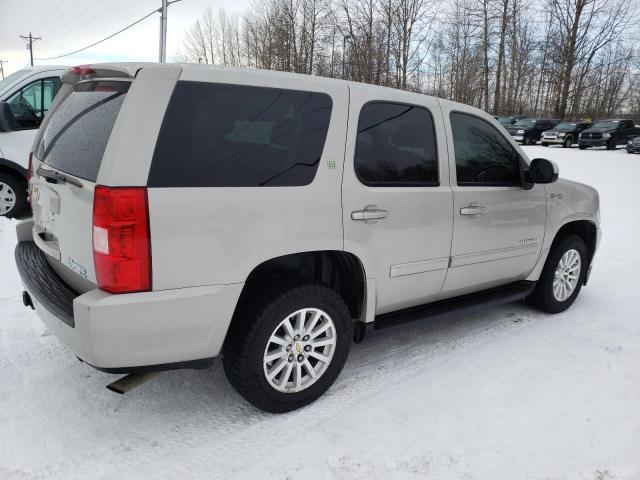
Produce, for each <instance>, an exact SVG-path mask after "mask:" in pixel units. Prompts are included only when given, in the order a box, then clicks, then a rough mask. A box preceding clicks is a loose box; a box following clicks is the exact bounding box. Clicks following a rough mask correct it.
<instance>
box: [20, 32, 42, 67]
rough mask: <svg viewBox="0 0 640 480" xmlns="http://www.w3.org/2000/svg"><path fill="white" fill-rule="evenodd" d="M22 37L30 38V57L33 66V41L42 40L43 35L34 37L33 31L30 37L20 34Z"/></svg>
mask: <svg viewBox="0 0 640 480" xmlns="http://www.w3.org/2000/svg"><path fill="white" fill-rule="evenodd" d="M20 38H23V39H24V40H29V47H28V48H29V58H30V59H31V66H32V67H33V42H35V41H36V40H42V37H34V36H33V35H31V32H29V36H28V37H27V36H25V35H20Z"/></svg>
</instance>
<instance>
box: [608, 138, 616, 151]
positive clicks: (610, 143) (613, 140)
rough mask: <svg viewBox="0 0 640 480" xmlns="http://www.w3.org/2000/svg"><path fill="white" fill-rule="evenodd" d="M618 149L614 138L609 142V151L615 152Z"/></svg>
mask: <svg viewBox="0 0 640 480" xmlns="http://www.w3.org/2000/svg"><path fill="white" fill-rule="evenodd" d="M615 149H616V139H615V138H612V139H611V140H609V141H608V142H607V150H615Z"/></svg>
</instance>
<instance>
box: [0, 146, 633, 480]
mask: <svg viewBox="0 0 640 480" xmlns="http://www.w3.org/2000/svg"><path fill="white" fill-rule="evenodd" d="M526 150H527V152H528V154H529V155H530V156H531V157H532V158H533V157H535V156H545V157H547V158H550V159H553V160H555V161H557V162H558V164H559V165H560V171H561V175H562V176H564V177H567V178H571V179H575V180H578V181H583V182H586V183H589V184H591V185H594V186H595V187H596V188H598V190H599V191H600V196H601V205H602V217H603V230H604V237H603V242H602V245H601V247H600V251H599V252H598V255H597V257H596V260H595V265H594V269H593V273H592V276H591V281H590V284H589V286H588V287H587V288H585V289H584V290H583V291H582V293H581V295H580V296H579V298H578V300H577V302H576V303H575V304H574V306H573V307H572V308H571V309H570V310H569V311H567V312H565V313H562V314H560V315H556V316H550V315H544V314H541V313H539V312H536V311H534V310H531V309H529V308H527V307H526V306H525V305H524V304H521V303H515V304H510V305H506V306H503V307H501V308H495V309H492V310H489V311H486V312H484V313H481V314H476V315H473V316H469V317H467V318H460V319H457V320H454V321H448V322H444V321H443V322H423V323H414V324H409V325H404V326H401V327H397V328H395V329H389V330H385V331H383V332H382V333H376V334H375V335H372V336H370V337H368V338H367V339H366V340H365V342H364V343H363V344H360V345H354V346H353V349H352V351H351V356H350V358H349V361H348V363H347V366H346V367H345V370H344V371H343V373H342V375H341V376H340V378H339V379H338V381H337V383H336V385H335V386H334V387H333V388H332V389H331V390H330V391H329V392H328V394H327V395H325V396H324V397H323V398H321V399H320V400H319V401H318V402H316V403H315V404H313V405H311V406H309V407H307V408H305V409H302V410H299V411H297V412H293V413H290V414H286V415H269V414H265V413H262V412H259V411H257V410H255V409H254V408H252V407H251V406H249V405H248V404H246V403H245V402H244V401H243V400H242V398H241V397H240V396H239V395H237V394H236V393H235V392H234V391H233V390H232V388H231V387H230V386H229V384H228V383H227V381H226V379H225V378H224V374H223V372H222V369H221V366H220V364H219V363H217V364H216V365H215V366H214V367H212V368H211V369H208V370H205V371H182V372H169V373H165V374H163V375H161V376H160V377H158V378H157V379H155V380H153V381H151V382H149V383H147V384H145V385H143V386H142V387H140V388H138V389H136V390H134V391H132V392H131V393H130V394H128V395H126V396H120V395H116V394H113V393H111V392H109V391H108V390H106V389H105V388H104V385H105V384H107V383H109V382H110V381H112V380H113V379H114V378H116V377H114V376H111V375H107V374H104V373H100V372H98V371H96V370H93V369H92V368H91V367H88V366H87V365H84V364H82V363H80V362H78V361H77V360H76V359H75V357H74V356H73V355H72V354H71V353H70V352H69V351H67V350H66V349H65V348H64V347H63V346H61V345H60V344H59V343H58V341H57V340H56V339H55V338H54V337H53V336H52V335H50V334H49V333H48V332H47V331H46V330H45V328H44V327H43V325H42V324H41V323H40V321H39V320H38V318H37V317H36V315H35V314H34V313H33V312H32V311H30V310H27V309H25V308H24V307H23V306H22V304H21V301H20V296H19V294H20V291H21V288H20V285H19V281H18V275H17V272H16V269H15V266H14V263H13V248H14V242H15V241H14V231H13V229H14V223H13V222H9V221H7V220H4V219H2V220H0V479H3V480H5V479H14V478H17V479H22V478H39V479H40V478H56V479H57V478H59V479H65V480H68V479H89V478H90V479H107V478H120V479H129V478H166V479H176V478H202V479H225V480H226V479H232V478H233V479H245V478H246V479H305V480H315V479H320V480H324V479H381V480H390V479H438V480H447V479H479V480H501V479H504V480H520V479H522V480H543V479H544V480H573V479H575V480H610V479H628V480H638V479H640V274H639V273H640V247H639V246H638V242H639V238H640V187H639V185H640V183H639V179H640V156H637V155H628V154H627V153H626V152H625V151H624V150H618V151H615V152H607V151H604V150H588V151H584V152H582V151H579V150H578V149H572V150H570V151H567V150H564V149H560V148H542V147H526Z"/></svg>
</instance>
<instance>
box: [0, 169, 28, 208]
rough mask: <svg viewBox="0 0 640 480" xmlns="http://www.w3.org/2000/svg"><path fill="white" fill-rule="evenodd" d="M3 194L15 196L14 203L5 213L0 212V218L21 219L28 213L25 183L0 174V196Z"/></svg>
mask: <svg viewBox="0 0 640 480" xmlns="http://www.w3.org/2000/svg"><path fill="white" fill-rule="evenodd" d="M5 192H10V193H11V194H12V196H15V203H14V204H13V207H12V208H11V209H10V210H8V211H6V212H5V211H1V210H0V216H4V217H7V218H22V217H23V216H25V215H26V214H27V212H28V211H29V204H28V203H27V189H26V187H25V182H24V181H20V180H19V179H18V178H17V177H16V176H15V175H12V174H10V173H5V172H0V195H3V194H4V193H5Z"/></svg>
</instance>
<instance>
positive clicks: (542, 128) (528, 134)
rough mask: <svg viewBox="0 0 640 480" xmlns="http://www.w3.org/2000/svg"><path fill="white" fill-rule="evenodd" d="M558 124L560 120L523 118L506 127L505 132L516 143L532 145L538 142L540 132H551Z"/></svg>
mask: <svg viewBox="0 0 640 480" xmlns="http://www.w3.org/2000/svg"><path fill="white" fill-rule="evenodd" d="M559 123H560V120H557V119H551V118H523V119H521V120H518V121H517V122H516V123H514V124H513V125H511V126H510V127H507V132H509V133H510V134H511V136H512V137H513V139H514V140H515V141H516V142H520V143H522V144H523V145H533V144H535V143H536V142H537V141H538V140H540V137H541V136H542V132H546V131H547V130H551V129H552V128H553V127H555V126H556V125H558V124H559Z"/></svg>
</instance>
